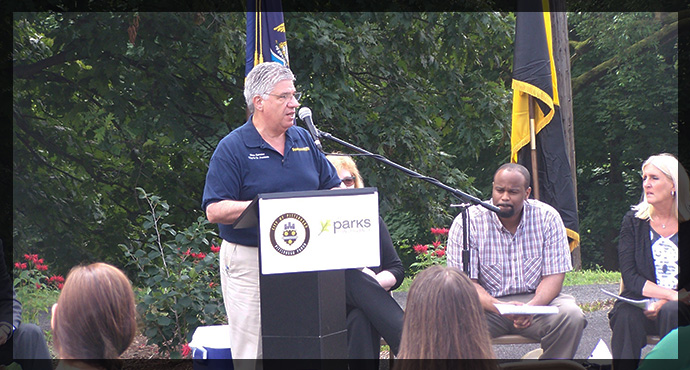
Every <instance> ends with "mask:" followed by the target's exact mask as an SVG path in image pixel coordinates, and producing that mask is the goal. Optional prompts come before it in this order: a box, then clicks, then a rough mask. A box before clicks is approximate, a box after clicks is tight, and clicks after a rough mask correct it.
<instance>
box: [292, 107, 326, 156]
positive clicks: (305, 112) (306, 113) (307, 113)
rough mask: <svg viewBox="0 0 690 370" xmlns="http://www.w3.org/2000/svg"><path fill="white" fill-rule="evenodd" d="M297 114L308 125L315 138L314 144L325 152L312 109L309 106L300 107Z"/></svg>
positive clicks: (312, 136)
mask: <svg viewBox="0 0 690 370" xmlns="http://www.w3.org/2000/svg"><path fill="white" fill-rule="evenodd" d="M297 115H298V116H299V119H301V120H302V121H303V122H304V123H305V124H306V125H307V128H308V129H309V133H310V134H311V138H312V139H314V144H316V147H317V148H319V150H320V151H321V152H323V148H321V140H320V139H319V138H320V137H321V135H319V130H317V129H316V126H314V122H313V121H312V119H311V109H309V108H308V107H302V108H300V109H299V112H298V113H297Z"/></svg>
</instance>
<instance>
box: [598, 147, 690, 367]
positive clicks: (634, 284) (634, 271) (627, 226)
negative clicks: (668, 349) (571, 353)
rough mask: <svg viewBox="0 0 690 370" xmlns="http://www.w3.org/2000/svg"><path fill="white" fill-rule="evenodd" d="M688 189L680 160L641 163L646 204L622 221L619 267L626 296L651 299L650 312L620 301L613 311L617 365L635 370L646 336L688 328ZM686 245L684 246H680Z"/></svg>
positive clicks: (662, 157) (657, 157)
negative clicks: (677, 328)
mask: <svg viewBox="0 0 690 370" xmlns="http://www.w3.org/2000/svg"><path fill="white" fill-rule="evenodd" d="M689 195H690V188H689V184H688V174H687V172H686V171H685V169H684V168H683V166H682V165H681V164H680V162H678V160H677V159H676V157H674V156H673V155H671V154H667V153H663V154H659V155H653V156H651V157H649V158H648V159H647V160H646V161H645V162H644V163H643V164H642V201H641V202H640V203H639V204H637V205H635V206H633V207H632V209H631V210H630V211H628V213H626V214H625V216H624V217H623V222H622V225H621V229H620V236H619V239H618V262H619V265H620V270H621V278H622V279H623V291H622V293H621V295H622V296H623V297H627V298H631V299H635V300H640V299H647V298H651V300H652V301H653V303H651V304H650V305H649V306H648V307H647V309H646V310H642V309H641V308H638V307H636V306H633V305H630V304H627V303H625V302H623V301H621V300H618V301H616V303H615V304H614V305H613V308H612V309H611V312H609V325H610V326H611V332H612V333H611V334H612V336H611V350H612V354H613V359H614V362H613V365H614V367H616V368H617V369H626V368H630V369H635V368H637V364H638V361H639V358H640V354H641V350H642V347H644V346H646V345H647V338H646V337H647V335H650V334H656V335H659V336H660V337H663V336H665V335H666V334H668V333H669V332H670V331H671V330H673V329H675V328H676V327H678V326H679V325H680V326H683V325H688V324H690V298H689V297H688V290H690V273H688V270H686V269H683V268H681V266H688V264H690V253H688V248H687V243H688V239H689V238H690V234H689V232H690V222H687V221H688V219H690V199H689V198H690V196H689ZM681 242H682V243H681Z"/></svg>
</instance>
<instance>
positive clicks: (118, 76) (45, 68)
mask: <svg viewBox="0 0 690 370" xmlns="http://www.w3.org/2000/svg"><path fill="white" fill-rule="evenodd" d="M242 20H243V16H242V15H241V14H237V13H230V14H222V15H216V14H213V15H206V16H204V15H198V14H191V13H190V14H175V13H149V14H136V13H127V14H123V13H64V14H61V13H31V14H16V15H15V21H14V25H15V32H14V49H15V54H14V73H15V74H14V81H15V84H14V103H13V113H14V202H15V217H14V234H15V240H14V242H15V251H17V250H19V251H22V250H24V249H28V250H40V251H45V257H46V259H48V260H51V261H52V260H55V261H56V262H57V263H58V265H60V266H61V267H62V269H63V271H64V270H66V269H67V268H69V267H70V266H71V265H73V264H75V263H77V262H79V261H83V260H92V259H98V260H103V259H105V260H114V259H117V258H119V253H118V252H119V251H118V249H117V248H116V245H117V244H118V243H120V242H124V241H125V236H126V235H127V234H129V233H130V232H131V229H132V228H134V227H136V226H133V225H135V224H133V221H134V220H135V219H136V217H137V215H138V214H140V213H141V212H142V209H145V208H142V207H145V204H142V203H141V201H140V200H139V199H138V198H137V196H136V192H135V190H134V189H135V188H136V187H137V186H141V187H145V188H146V189H150V190H152V191H153V192H155V193H156V194H160V195H161V196H163V197H165V198H166V199H172V200H174V203H175V205H176V206H177V209H178V210H179V212H178V213H176V214H174V215H171V217H170V220H169V221H172V222H174V223H177V224H180V225H186V224H188V223H190V222H191V221H193V220H195V219H196V218H197V217H198V216H199V215H200V210H199V204H200V199H201V196H200V191H201V188H202V186H203V182H204V175H205V168H206V165H207V163H208V159H209V158H210V154H211V153H212V151H213V149H214V148H215V145H216V143H217V138H218V137H220V136H222V135H223V134H224V133H227V132H228V131H229V129H230V127H229V126H228V125H229V124H230V123H234V122H236V119H235V117H238V116H242V115H243V114H244V113H243V109H242V108H241V107H240V105H239V104H229V105H226V102H228V101H230V102H232V99H233V98H235V97H238V96H240V93H239V92H240V91H241V85H242V79H241V73H242V72H240V70H241V68H240V67H241V64H242V61H243V58H242V57H241V53H243V50H244V49H243V48H244V31H243V30H241V29H240V28H239V27H237V26H236V25H237V24H240V23H242ZM128 30H129V33H128ZM132 31H134V32H132Z"/></svg>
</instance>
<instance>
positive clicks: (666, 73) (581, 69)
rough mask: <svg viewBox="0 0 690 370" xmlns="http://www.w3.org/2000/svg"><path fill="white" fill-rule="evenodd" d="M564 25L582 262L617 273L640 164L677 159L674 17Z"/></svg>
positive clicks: (589, 18) (599, 18) (609, 17)
mask: <svg viewBox="0 0 690 370" xmlns="http://www.w3.org/2000/svg"><path fill="white" fill-rule="evenodd" d="M568 22H569V28H570V41H571V45H572V46H573V48H572V49H571V50H574V51H573V52H571V55H572V77H573V100H574V104H573V111H574V117H575V145H576V149H577V176H578V178H577V184H578V201H579V213H580V235H581V238H582V244H581V246H582V259H583V262H584V267H593V266H594V264H603V267H605V268H606V269H609V270H616V269H617V268H618V258H617V254H616V253H617V252H616V247H617V237H618V233H619V230H620V222H621V220H622V218H623V214H624V213H625V212H626V211H627V210H628V209H629V207H630V205H632V204H635V203H637V202H639V200H640V196H641V178H640V166H641V164H642V162H643V161H644V160H645V159H646V158H647V157H649V156H650V155H652V154H657V153H660V152H670V153H678V136H677V135H678V48H677V46H678V45H677V33H678V19H677V16H675V15H672V14H653V13H576V14H569V16H568ZM604 35H608V36H607V37H604Z"/></svg>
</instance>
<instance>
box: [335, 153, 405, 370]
mask: <svg viewBox="0 0 690 370" xmlns="http://www.w3.org/2000/svg"><path fill="white" fill-rule="evenodd" d="M326 158H328V160H329V161H330V162H331V163H333V166H334V167H335V169H336V170H337V171H338V176H339V177H340V180H341V181H342V185H341V187H345V188H363V187H364V181H363V180H362V176H361V175H360V174H359V170H358V169H357V165H356V164H355V162H354V160H353V159H352V157H350V156H347V155H340V154H331V155H328V156H326ZM379 239H380V244H379V248H380V256H381V266H376V267H365V268H363V269H361V271H360V270H346V271H345V286H346V302H347V342H348V343H347V346H348V355H349V358H350V359H368V360H375V361H372V362H367V363H360V364H357V365H358V366H357V367H358V368H362V367H367V365H373V366H369V367H377V365H378V358H379V352H380V348H381V339H380V338H381V337H382V336H383V338H384V339H385V340H386V342H387V343H388V345H389V346H390V348H391V352H392V353H397V351H398V347H399V346H400V335H401V334H402V323H403V311H402V308H400V306H399V305H398V303H397V302H396V301H395V299H393V297H392V296H391V295H390V293H388V292H389V291H391V290H393V289H395V288H397V287H398V286H400V284H401V283H402V280H403V277H404V269H403V265H402V262H401V261H400V257H398V253H397V252H396V251H395V247H393V241H392V240H391V236H390V234H389V232H388V228H387V227H386V224H385V222H384V221H383V219H382V218H381V217H379Z"/></svg>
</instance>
